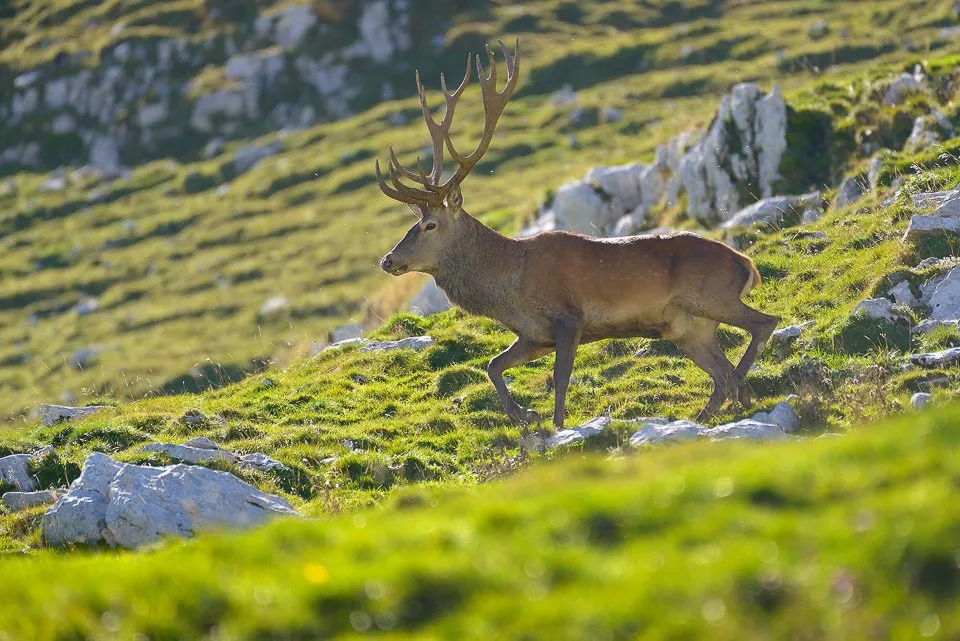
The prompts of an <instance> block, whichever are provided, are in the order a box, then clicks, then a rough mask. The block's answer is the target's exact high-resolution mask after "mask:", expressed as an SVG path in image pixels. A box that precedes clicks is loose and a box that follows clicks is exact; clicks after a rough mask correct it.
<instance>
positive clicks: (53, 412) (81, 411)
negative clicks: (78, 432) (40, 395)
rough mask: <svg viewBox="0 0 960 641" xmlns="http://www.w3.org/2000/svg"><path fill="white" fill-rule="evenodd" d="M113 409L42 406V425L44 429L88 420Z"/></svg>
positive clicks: (96, 406) (104, 406)
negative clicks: (103, 411)
mask: <svg viewBox="0 0 960 641" xmlns="http://www.w3.org/2000/svg"><path fill="white" fill-rule="evenodd" d="M107 409H111V408H110V407H109V406H108V405H91V406H89V407H67V406H66V405H41V406H40V424H41V425H43V426H44V427H49V426H50V425H55V424H56V423H61V422H67V421H72V420H74V419H82V418H86V417H88V416H90V415H92V414H96V413H97V412H100V411H102V410H107Z"/></svg>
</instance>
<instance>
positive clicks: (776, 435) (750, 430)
mask: <svg viewBox="0 0 960 641" xmlns="http://www.w3.org/2000/svg"><path fill="white" fill-rule="evenodd" d="M703 435H704V436H706V437H707V438H709V439H710V440H711V441H729V440H745V441H777V440H781V439H784V438H786V437H787V434H786V432H785V431H784V429H783V428H782V427H780V426H779V425H775V424H773V423H764V422H762V421H756V420H754V419H750V418H745V419H743V420H742V421H735V422H733V423H725V424H723V425H718V426H716V427H714V428H712V429H706V430H704V432H703Z"/></svg>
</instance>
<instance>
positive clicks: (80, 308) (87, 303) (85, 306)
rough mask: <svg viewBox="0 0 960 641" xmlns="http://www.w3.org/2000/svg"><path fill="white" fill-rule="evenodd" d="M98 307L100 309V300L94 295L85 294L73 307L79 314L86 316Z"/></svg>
mask: <svg viewBox="0 0 960 641" xmlns="http://www.w3.org/2000/svg"><path fill="white" fill-rule="evenodd" d="M98 309H100V301H99V300H97V299H96V298H94V297H93V296H84V297H83V298H81V299H80V300H79V301H77V304H76V305H75V306H74V307H73V311H74V312H76V314H77V316H86V315H88V314H92V313H93V312H95V311H97V310H98Z"/></svg>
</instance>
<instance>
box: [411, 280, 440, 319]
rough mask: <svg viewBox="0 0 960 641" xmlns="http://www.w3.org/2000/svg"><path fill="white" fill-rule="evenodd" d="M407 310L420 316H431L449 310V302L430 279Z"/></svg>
mask: <svg viewBox="0 0 960 641" xmlns="http://www.w3.org/2000/svg"><path fill="white" fill-rule="evenodd" d="M408 309H409V310H410V312H412V313H414V314H419V315H420V316H431V315H433V314H439V313H440V312H445V311H447V310H448V309H450V300H449V299H448V298H447V295H446V294H444V293H443V290H442V289H440V287H439V286H438V285H437V282H436V281H435V280H433V278H430V279H429V280H428V281H427V282H425V283H424V284H423V287H421V288H420V291H419V292H417V295H416V296H414V297H413V300H411V301H410V305H409V308H408Z"/></svg>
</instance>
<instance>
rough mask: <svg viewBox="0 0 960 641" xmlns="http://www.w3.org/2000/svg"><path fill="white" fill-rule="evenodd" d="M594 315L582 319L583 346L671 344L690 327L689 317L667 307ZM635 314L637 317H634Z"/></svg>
mask: <svg viewBox="0 0 960 641" xmlns="http://www.w3.org/2000/svg"><path fill="white" fill-rule="evenodd" d="M643 311H647V310H642V311H641V310H630V311H629V312H625V313H620V314H617V313H611V312H610V311H606V313H602V312H601V313H596V314H588V315H587V316H586V317H585V318H584V321H585V322H584V326H583V332H582V336H583V342H588V341H594V340H602V339H604V338H663V339H666V340H673V339H675V338H679V337H680V336H682V335H683V334H684V333H685V332H686V329H687V328H688V327H689V325H690V321H691V318H690V316H689V314H687V313H686V312H685V311H683V310H682V309H679V308H674V306H672V305H668V306H667V309H665V310H663V312H661V313H659V314H657V313H650V312H647V313H642V312H643ZM638 312H639V313H638Z"/></svg>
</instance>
